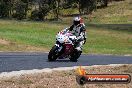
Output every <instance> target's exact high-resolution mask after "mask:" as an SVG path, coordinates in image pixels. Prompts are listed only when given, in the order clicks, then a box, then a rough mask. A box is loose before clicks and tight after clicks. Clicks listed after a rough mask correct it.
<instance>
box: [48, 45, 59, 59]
mask: <svg viewBox="0 0 132 88" xmlns="http://www.w3.org/2000/svg"><path fill="white" fill-rule="evenodd" d="M56 50H57V46H53V47H52V49H51V50H50V52H49V55H48V61H55V60H56V59H57V57H58V55H57V52H56Z"/></svg>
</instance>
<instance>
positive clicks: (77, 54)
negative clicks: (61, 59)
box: [69, 50, 82, 62]
mask: <svg viewBox="0 0 132 88" xmlns="http://www.w3.org/2000/svg"><path fill="white" fill-rule="evenodd" d="M81 53H82V51H77V50H74V52H73V53H72V54H71V58H69V59H70V61H72V62H77V60H78V58H79V57H80V55H81Z"/></svg>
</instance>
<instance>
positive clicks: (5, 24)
mask: <svg viewBox="0 0 132 88" xmlns="http://www.w3.org/2000/svg"><path fill="white" fill-rule="evenodd" d="M129 1H130V0H126V1H124V2H118V3H117V2H116V3H115V2H113V3H112V4H110V5H109V7H108V8H104V9H98V10H97V11H96V12H94V13H93V14H92V20H91V21H89V16H87V15H85V16H83V18H84V20H85V23H86V28H87V34H88V35H87V37H88V39H87V42H86V44H85V45H84V48H83V53H87V54H88V53H89V54H90V53H95V54H118V55H123V54H132V18H131V17H132V14H131V13H132V7H131V5H129V4H130V2H129ZM120 4H122V5H120ZM102 12H103V13H102ZM72 19H73V18H72V17H65V18H63V19H62V21H58V22H57V21H54V22H31V21H9V20H0V39H3V40H5V41H9V44H2V43H1V41H0V51H49V50H50V49H51V47H52V46H53V44H54V43H55V35H56V33H57V32H58V31H60V30H62V29H63V28H65V27H68V26H69V25H70V24H71V23H72Z"/></svg>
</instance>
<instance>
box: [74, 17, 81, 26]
mask: <svg viewBox="0 0 132 88" xmlns="http://www.w3.org/2000/svg"><path fill="white" fill-rule="evenodd" d="M80 21H81V17H79V16H78V17H75V18H74V20H73V24H74V25H78V24H80Z"/></svg>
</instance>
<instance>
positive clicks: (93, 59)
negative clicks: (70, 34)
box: [0, 52, 132, 73]
mask: <svg viewBox="0 0 132 88" xmlns="http://www.w3.org/2000/svg"><path fill="white" fill-rule="evenodd" d="M47 55H48V54H46V53H34V52H32V53H29V52H28V53H26V52H17V53H16V52H15V53H4V52H3V53H2V52H1V53H0V73H1V72H11V71H19V70H32V69H43V68H57V67H71V66H90V65H107V64H132V56H114V55H81V57H80V58H79V60H78V62H70V61H69V59H63V60H57V61H55V62H48V61H47Z"/></svg>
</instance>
